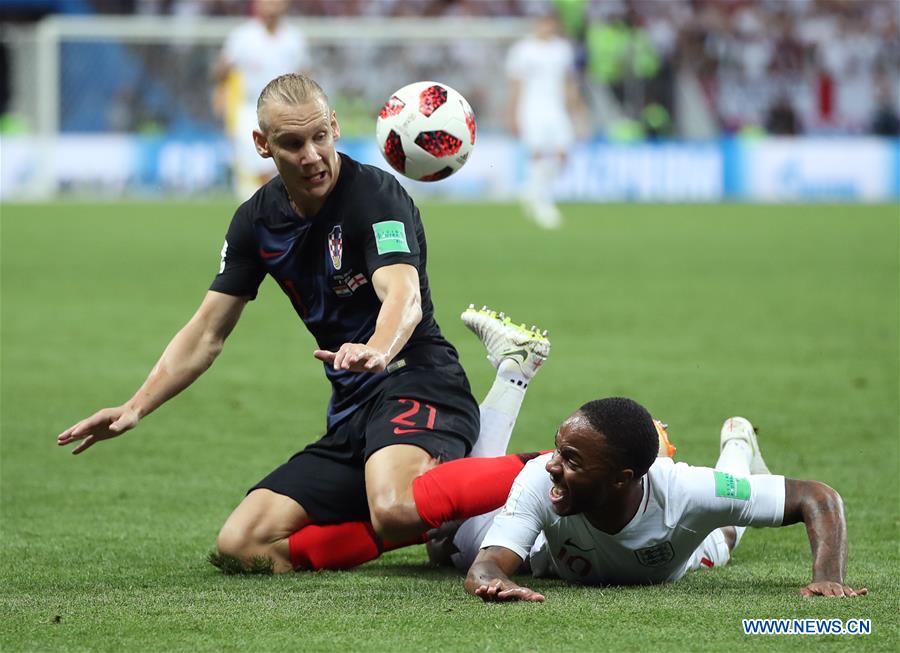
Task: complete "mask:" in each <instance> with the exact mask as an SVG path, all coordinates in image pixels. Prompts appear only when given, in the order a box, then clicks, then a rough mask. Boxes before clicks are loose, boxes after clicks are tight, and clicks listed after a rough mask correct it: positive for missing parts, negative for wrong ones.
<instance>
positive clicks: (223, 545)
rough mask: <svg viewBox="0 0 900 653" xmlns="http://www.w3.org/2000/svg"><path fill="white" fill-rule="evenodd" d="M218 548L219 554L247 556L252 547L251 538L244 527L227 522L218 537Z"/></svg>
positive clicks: (236, 556) (235, 556) (238, 556)
mask: <svg viewBox="0 0 900 653" xmlns="http://www.w3.org/2000/svg"><path fill="white" fill-rule="evenodd" d="M216 549H217V550H218V551H219V555H224V556H231V557H234V558H245V557H247V553H248V551H249V549H250V540H249V538H248V537H247V533H246V532H245V531H244V530H243V529H240V528H237V527H235V526H233V525H231V524H225V525H224V526H223V527H222V530H220V531H219V535H218V537H216Z"/></svg>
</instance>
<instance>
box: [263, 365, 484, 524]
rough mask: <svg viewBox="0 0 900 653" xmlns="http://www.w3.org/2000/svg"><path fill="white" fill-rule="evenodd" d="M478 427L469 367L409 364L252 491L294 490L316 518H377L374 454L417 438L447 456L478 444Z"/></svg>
mask: <svg viewBox="0 0 900 653" xmlns="http://www.w3.org/2000/svg"><path fill="white" fill-rule="evenodd" d="M478 429H479V413H478V403H477V402H476V401H475V399H474V397H472V392H471V390H470V388H469V381H468V379H467V378H466V375H465V372H464V371H463V369H462V367H460V366H459V365H447V366H442V367H432V368H418V367H406V368H403V369H401V370H398V371H397V372H393V373H391V374H389V375H388V376H387V377H386V378H385V380H384V381H383V382H382V384H381V387H380V388H379V390H378V391H377V392H376V394H375V395H373V396H372V397H371V398H370V399H369V400H368V401H366V402H365V403H364V404H362V405H361V406H360V407H359V408H358V409H357V410H356V411H354V412H353V413H351V414H350V416H349V417H347V418H346V419H345V420H343V421H342V422H339V423H338V424H335V425H334V426H332V427H331V428H330V429H329V430H328V432H327V433H326V434H325V435H323V436H322V438H321V439H319V440H318V441H316V442H313V443H312V444H310V445H309V446H307V447H306V448H305V449H303V450H302V451H300V452H299V453H296V454H294V456H292V457H291V459H290V460H288V461H287V462H286V463H284V464H283V465H281V466H280V467H278V468H277V469H275V471H273V472H272V473H271V474H269V475H268V476H266V477H265V478H264V479H263V480H261V481H260V482H259V483H257V484H256V485H255V486H254V487H253V488H251V490H250V491H251V492H252V491H253V490H256V489H260V488H264V489H268V490H271V491H273V492H277V493H278V494H283V495H285V496H288V497H291V498H292V499H294V500H295V501H296V502H297V503H299V504H300V505H301V506H303V508H304V509H305V510H306V512H307V514H308V515H309V516H310V518H311V519H312V521H313V523H315V524H335V523H341V522H347V521H369V505H368V502H367V500H366V482H365V464H366V461H367V460H368V459H369V456H371V455H372V454H373V453H375V452H376V451H378V450H379V449H382V448H384V447H388V446H390V445H392V444H412V445H415V446H417V447H421V448H422V449H424V450H425V451H427V452H428V453H429V454H430V455H431V456H432V457H433V458H436V459H438V460H440V461H442V462H446V461H448V460H455V459H457V458H463V457H465V456H466V455H467V454H468V453H469V451H471V449H472V445H473V444H474V443H475V440H476V439H477V438H478Z"/></svg>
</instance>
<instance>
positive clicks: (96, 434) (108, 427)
mask: <svg viewBox="0 0 900 653" xmlns="http://www.w3.org/2000/svg"><path fill="white" fill-rule="evenodd" d="M139 419H140V417H139V415H138V413H137V411H136V410H134V409H132V408H127V407H125V406H117V407H116V408H104V409H103V410H98V411H97V412H96V413H94V414H93V415H91V416H90V417H88V418H85V419H83V420H81V421H80V422H78V423H77V424H75V425H74V426H70V427H69V428H67V429H66V430H65V431H63V432H62V433H60V434H59V435H58V436H57V437H56V443H57V444H58V445H59V446H61V447H64V446H66V445H67V444H72V443H73V442H78V441H81V444H79V445H78V446H77V447H75V448H74V449H73V450H72V453H73V454H79V453H81V452H82V451H84V450H85V449H87V448H89V447H91V446H92V445H93V444H94V443H96V442H99V441H100V440H108V439H110V438H114V437H116V436H117V435H122V434H123V433H125V431H129V430H131V429H133V428H134V427H135V426H136V425H137V423H138V420H139Z"/></svg>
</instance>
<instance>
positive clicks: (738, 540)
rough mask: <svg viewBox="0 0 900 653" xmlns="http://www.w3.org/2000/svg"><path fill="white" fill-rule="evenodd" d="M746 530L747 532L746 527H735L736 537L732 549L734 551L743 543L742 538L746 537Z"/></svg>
mask: <svg viewBox="0 0 900 653" xmlns="http://www.w3.org/2000/svg"><path fill="white" fill-rule="evenodd" d="M745 530H747V527H746V526H735V527H734V532H735V537H734V546H733V547H731V550H732V551H734V550H735V549H736V548H737V547H738V544H740V543H741V538H742V537H744V531H745Z"/></svg>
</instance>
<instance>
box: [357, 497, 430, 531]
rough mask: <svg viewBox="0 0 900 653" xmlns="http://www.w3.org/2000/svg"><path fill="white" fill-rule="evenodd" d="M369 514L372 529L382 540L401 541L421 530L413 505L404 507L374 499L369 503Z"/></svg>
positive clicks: (385, 500)
mask: <svg viewBox="0 0 900 653" xmlns="http://www.w3.org/2000/svg"><path fill="white" fill-rule="evenodd" d="M369 514H370V516H371V518H372V528H373V529H374V530H375V533H377V534H378V536H379V537H381V538H383V539H387V540H402V539H405V538H407V537H411V536H413V535H416V534H417V533H419V532H420V531H422V529H423V526H422V523H421V520H420V518H419V513H418V512H416V507H415V504H410V505H406V504H403V503H398V502H395V501H390V500H387V499H382V498H378V497H376V498H375V499H373V500H370V501H369Z"/></svg>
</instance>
